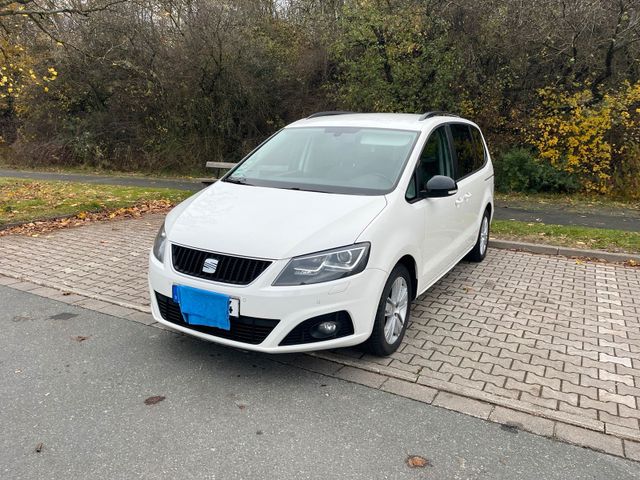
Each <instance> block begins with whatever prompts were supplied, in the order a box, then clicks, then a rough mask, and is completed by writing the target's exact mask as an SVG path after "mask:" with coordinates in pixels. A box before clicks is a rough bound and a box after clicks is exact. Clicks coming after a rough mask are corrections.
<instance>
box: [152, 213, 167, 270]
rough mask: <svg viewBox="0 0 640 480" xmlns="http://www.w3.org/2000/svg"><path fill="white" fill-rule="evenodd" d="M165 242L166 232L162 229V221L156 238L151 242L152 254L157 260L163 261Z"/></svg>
mask: <svg viewBox="0 0 640 480" xmlns="http://www.w3.org/2000/svg"><path fill="white" fill-rule="evenodd" d="M166 243H167V232H165V230H164V223H163V224H162V226H161V227H160V230H158V234H157V235H156V239H155V241H154V242H153V256H154V257H156V258H157V259H158V260H159V261H161V262H164V246H165V244H166Z"/></svg>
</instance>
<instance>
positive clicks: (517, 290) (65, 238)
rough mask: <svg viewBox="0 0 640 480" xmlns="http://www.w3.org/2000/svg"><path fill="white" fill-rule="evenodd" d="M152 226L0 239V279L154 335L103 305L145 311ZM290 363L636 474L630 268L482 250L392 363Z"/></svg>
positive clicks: (433, 293) (348, 354)
mask: <svg viewBox="0 0 640 480" xmlns="http://www.w3.org/2000/svg"><path fill="white" fill-rule="evenodd" d="M161 220H162V217H161V216H157V215H155V216H154V215H149V216H146V217H143V218H142V219H134V220H123V221H114V222H107V223H98V224H94V225H91V226H88V227H82V228H77V229H70V230H64V231H59V232H55V233H53V234H50V235H47V236H42V237H37V238H31V237H20V236H9V237H3V238H0V274H4V275H6V276H8V277H12V278H20V279H22V280H26V281H27V282H30V283H22V282H17V283H15V280H14V281H8V280H6V278H5V281H4V282H2V283H5V284H7V283H12V282H14V283H13V285H11V286H13V287H14V288H22V289H28V290H31V291H33V292H34V293H40V294H43V295H46V296H51V297H53V298H56V297H57V298H59V299H61V300H63V301H68V302H75V303H78V304H80V305H84V306H87V307H88V308H94V309H97V310H100V311H105V312H107V313H112V314H114V315H120V314H121V315H123V316H125V315H128V316H129V317H131V318H132V319H138V320H141V321H145V322H146V323H151V321H150V319H149V318H148V316H147V317H145V316H144V315H142V314H140V313H137V314H136V313H134V312H131V311H130V310H127V309H124V308H122V307H117V306H115V305H113V303H117V304H119V305H121V306H129V307H135V308H138V309H139V310H145V309H146V310H148V308H147V307H148V300H147V291H146V265H147V252H148V249H149V247H150V245H151V242H152V241H153V237H154V236H155V233H156V231H157V229H158V226H159V224H160V222H161ZM0 280H2V278H0ZM33 283H36V284H39V285H45V286H49V287H54V288H56V289H58V290H67V291H69V292H75V293H77V294H80V296H78V295H65V296H63V295H62V294H61V293H60V292H59V291H56V290H51V289H49V288H43V287H40V288H37V287H35V286H34V285H32V284H33ZM29 285H30V286H29ZM86 297H93V298H94V299H100V300H101V301H98V300H88V299H87V298H86ZM119 309H120V310H119ZM287 358H290V357H283V359H284V361H289V360H287ZM326 360H331V362H332V363H331V362H327V361H326ZM295 362H296V363H297V364H299V365H302V366H303V368H304V365H307V366H308V368H311V369H316V370H318V371H321V372H322V373H326V374H329V375H335V376H338V377H340V378H344V379H347V380H351V381H357V382H359V383H363V384H366V385H369V386H372V387H373V388H382V389H384V390H387V391H393V392H394V393H398V394H399V395H404V396H408V397H411V398H415V399H417V400H420V401H424V402H427V403H433V404H435V405H440V406H444V407H446V408H452V409H454V410H459V411H463V412H465V413H468V414H471V415H476V416H479V417H482V418H487V419H490V420H493V421H497V422H501V423H505V422H507V423H515V424H517V425H519V426H521V427H522V428H524V429H526V430H529V431H533V432H535V433H538V434H542V435H548V436H555V437H557V438H560V439H563V440H566V441H570V442H573V443H578V444H584V445H587V446H590V447H592V448H598V449H601V450H604V451H607V452H610V453H614V454H617V455H623V454H625V453H626V455H627V456H628V457H630V458H635V459H637V460H640V443H634V442H632V441H630V440H633V441H637V442H640V425H639V423H638V422H639V419H640V410H638V408H639V407H640V269H638V268H627V267H622V266H618V265H613V264H602V263H589V262H582V261H577V260H571V259H567V258H563V257H550V256H544V255H532V254H527V253H517V252H512V251H506V250H493V249H492V250H490V251H489V255H488V257H487V259H486V260H485V262H483V263H481V264H469V263H462V264H460V265H458V266H457V267H456V268H455V269H454V270H453V271H452V272H450V273H449V274H448V275H447V276H446V277H445V278H443V279H442V280H441V281H440V282H439V283H438V284H437V285H436V286H434V287H433V288H432V289H431V290H430V291H429V292H427V293H426V294H425V295H423V296H422V297H420V298H419V299H418V301H417V302H416V304H415V306H414V309H413V312H412V323H411V326H410V328H409V329H408V331H407V336H406V339H405V343H404V345H403V346H402V347H401V349H400V350H399V351H398V352H397V353H396V354H394V355H393V356H391V357H389V358H384V359H379V358H373V357H370V356H367V355H363V354H362V353H361V352H359V351H358V350H352V349H349V350H339V351H333V352H318V353H317V354H315V355H314V357H309V356H304V359H301V356H295ZM336 363H337V364H338V365H337V366H336ZM514 410H515V411H514ZM578 427H580V428H578ZM622 439H624V440H625V441H624V443H623V442H622ZM623 448H624V450H623Z"/></svg>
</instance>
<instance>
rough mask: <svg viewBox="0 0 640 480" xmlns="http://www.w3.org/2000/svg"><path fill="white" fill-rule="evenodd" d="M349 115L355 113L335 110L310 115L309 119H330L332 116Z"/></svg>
mask: <svg viewBox="0 0 640 480" xmlns="http://www.w3.org/2000/svg"><path fill="white" fill-rule="evenodd" d="M347 113H353V112H347V111H343V110H335V111H329V112H316V113H313V114H311V115H309V116H308V117H307V118H317V117H330V116H332V115H346V114H347Z"/></svg>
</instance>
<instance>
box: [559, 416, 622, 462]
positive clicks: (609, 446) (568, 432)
mask: <svg viewBox="0 0 640 480" xmlns="http://www.w3.org/2000/svg"><path fill="white" fill-rule="evenodd" d="M555 434H556V437H558V438H559V439H560V440H564V441H565V442H569V443H573V444H575V445H581V446H583V447H588V448H592V449H594V450H599V451H601V452H605V453H610V454H613V455H618V456H623V450H622V440H620V439H619V438H616V437H613V436H611V435H605V434H602V433H600V432H594V431H592V430H587V429H586V428H580V427H575V426H573V425H567V424H563V423H557V424H556V431H555Z"/></svg>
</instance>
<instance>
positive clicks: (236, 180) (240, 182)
mask: <svg viewBox="0 0 640 480" xmlns="http://www.w3.org/2000/svg"><path fill="white" fill-rule="evenodd" d="M224 181H225V182H229V183H236V184H238V185H251V184H250V183H248V182H247V179H246V178H245V177H228V178H225V179H224Z"/></svg>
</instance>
